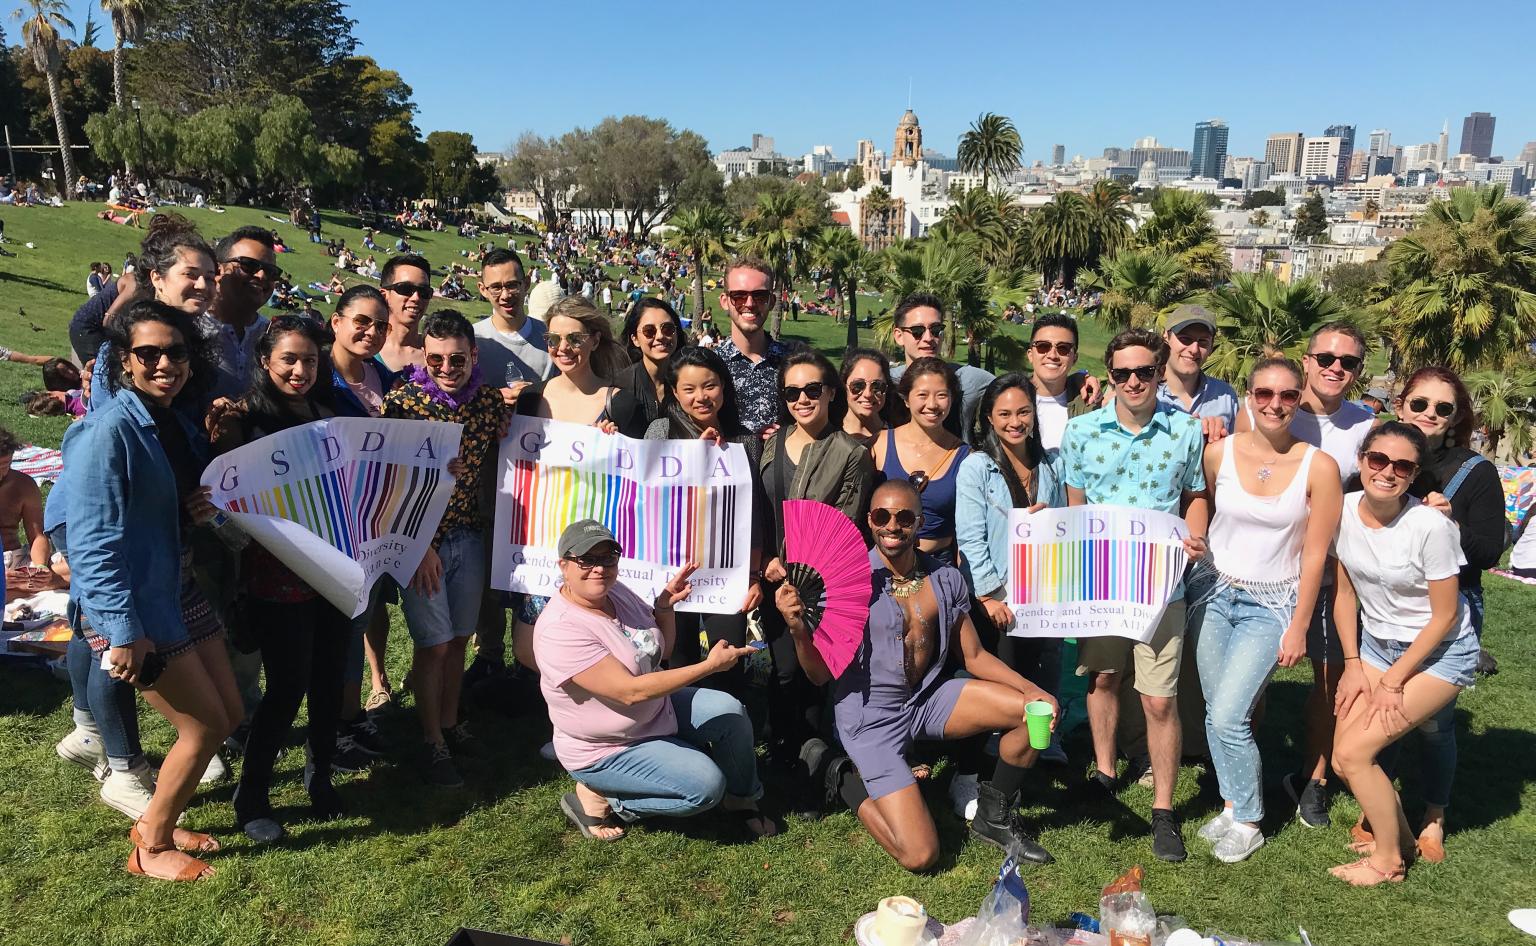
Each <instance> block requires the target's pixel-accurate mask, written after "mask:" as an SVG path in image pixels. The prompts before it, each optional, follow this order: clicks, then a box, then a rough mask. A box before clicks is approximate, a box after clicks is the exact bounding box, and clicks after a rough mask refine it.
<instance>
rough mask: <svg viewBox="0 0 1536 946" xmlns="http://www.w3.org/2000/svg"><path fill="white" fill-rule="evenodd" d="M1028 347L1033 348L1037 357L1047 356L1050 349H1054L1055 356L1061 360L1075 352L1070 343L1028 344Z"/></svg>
mask: <svg viewBox="0 0 1536 946" xmlns="http://www.w3.org/2000/svg"><path fill="white" fill-rule="evenodd" d="M1029 347H1030V348H1033V349H1034V350H1035V354H1037V355H1049V354H1050V353H1051V349H1052V348H1054V349H1056V354H1058V355H1060V356H1061V357H1063V358H1065V357H1067V356H1068V355H1070V354H1072V353H1073V352H1075V351H1077V346H1076V345H1074V344H1073V343H1071V342H1046V341H1039V342H1030V343H1029Z"/></svg>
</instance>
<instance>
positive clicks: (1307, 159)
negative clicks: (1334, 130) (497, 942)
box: [1301, 135, 1344, 181]
mask: <svg viewBox="0 0 1536 946" xmlns="http://www.w3.org/2000/svg"><path fill="white" fill-rule="evenodd" d="M1343 150H1344V139H1343V138H1340V137H1339V136H1338V135H1322V136H1319V137H1317V138H1308V139H1307V142H1306V146H1305V147H1304V148H1303V149H1302V152H1301V176H1302V177H1304V178H1306V179H1307V180H1312V179H1314V178H1326V179H1328V180H1330V181H1331V180H1334V179H1335V178H1336V177H1337V176H1338V173H1339V155H1340V154H1341V153H1342V152H1343Z"/></svg>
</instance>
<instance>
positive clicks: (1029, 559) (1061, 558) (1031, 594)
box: [1010, 539, 1185, 605]
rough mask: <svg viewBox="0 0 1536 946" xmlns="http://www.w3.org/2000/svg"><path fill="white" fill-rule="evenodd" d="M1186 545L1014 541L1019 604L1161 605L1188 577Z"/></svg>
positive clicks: (1124, 541) (1013, 596)
mask: <svg viewBox="0 0 1536 946" xmlns="http://www.w3.org/2000/svg"><path fill="white" fill-rule="evenodd" d="M1184 562H1185V553H1184V549H1183V547H1182V546H1179V545H1172V544H1164V543H1159V542H1147V541H1144V540H1141V541H1138V540H1134V539H1087V540H1082V541H1078V542H1061V543H1057V544H1048V545H1015V546H1014V547H1013V573H1012V577H1013V589H1012V594H1011V596H1010V600H1011V601H1012V602H1013V603H1014V604H1018V605H1024V604H1059V603H1063V602H1072V601H1122V602H1129V603H1134V604H1146V605H1161V604H1162V603H1163V602H1164V601H1167V600H1168V599H1169V598H1170V597H1172V596H1173V593H1174V591H1175V590H1176V589H1177V588H1178V586H1179V582H1180V581H1182V580H1183V578H1184Z"/></svg>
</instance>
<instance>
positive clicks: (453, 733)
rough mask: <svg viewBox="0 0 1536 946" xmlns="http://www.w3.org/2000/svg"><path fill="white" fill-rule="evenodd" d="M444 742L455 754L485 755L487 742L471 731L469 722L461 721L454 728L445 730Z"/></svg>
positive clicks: (476, 756)
mask: <svg viewBox="0 0 1536 946" xmlns="http://www.w3.org/2000/svg"><path fill="white" fill-rule="evenodd" d="M443 742H444V743H446V744H447V745H448V748H449V749H451V750H453V752H454V754H455V755H461V756H468V757H470V758H479V757H480V756H483V755H485V743H483V742H481V741H480V739H479V737H477V736H476V735H475V734H474V733H472V732H470V731H469V724H468V723H465V722H460V723H458V724H456V725H454V726H453V727H452V728H449V729H445V730H443Z"/></svg>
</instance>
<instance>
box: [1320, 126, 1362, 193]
mask: <svg viewBox="0 0 1536 946" xmlns="http://www.w3.org/2000/svg"><path fill="white" fill-rule="evenodd" d="M1323 137H1324V138H1337V139H1339V166H1338V167H1337V168H1335V169H1334V172H1333V180H1334V181H1335V182H1336V183H1343V182H1345V181H1348V180H1349V159H1350V158H1352V157H1354V154H1355V126H1354V125H1329V126H1328V127H1327V128H1326V129H1325V130H1324V131H1323Z"/></svg>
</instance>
